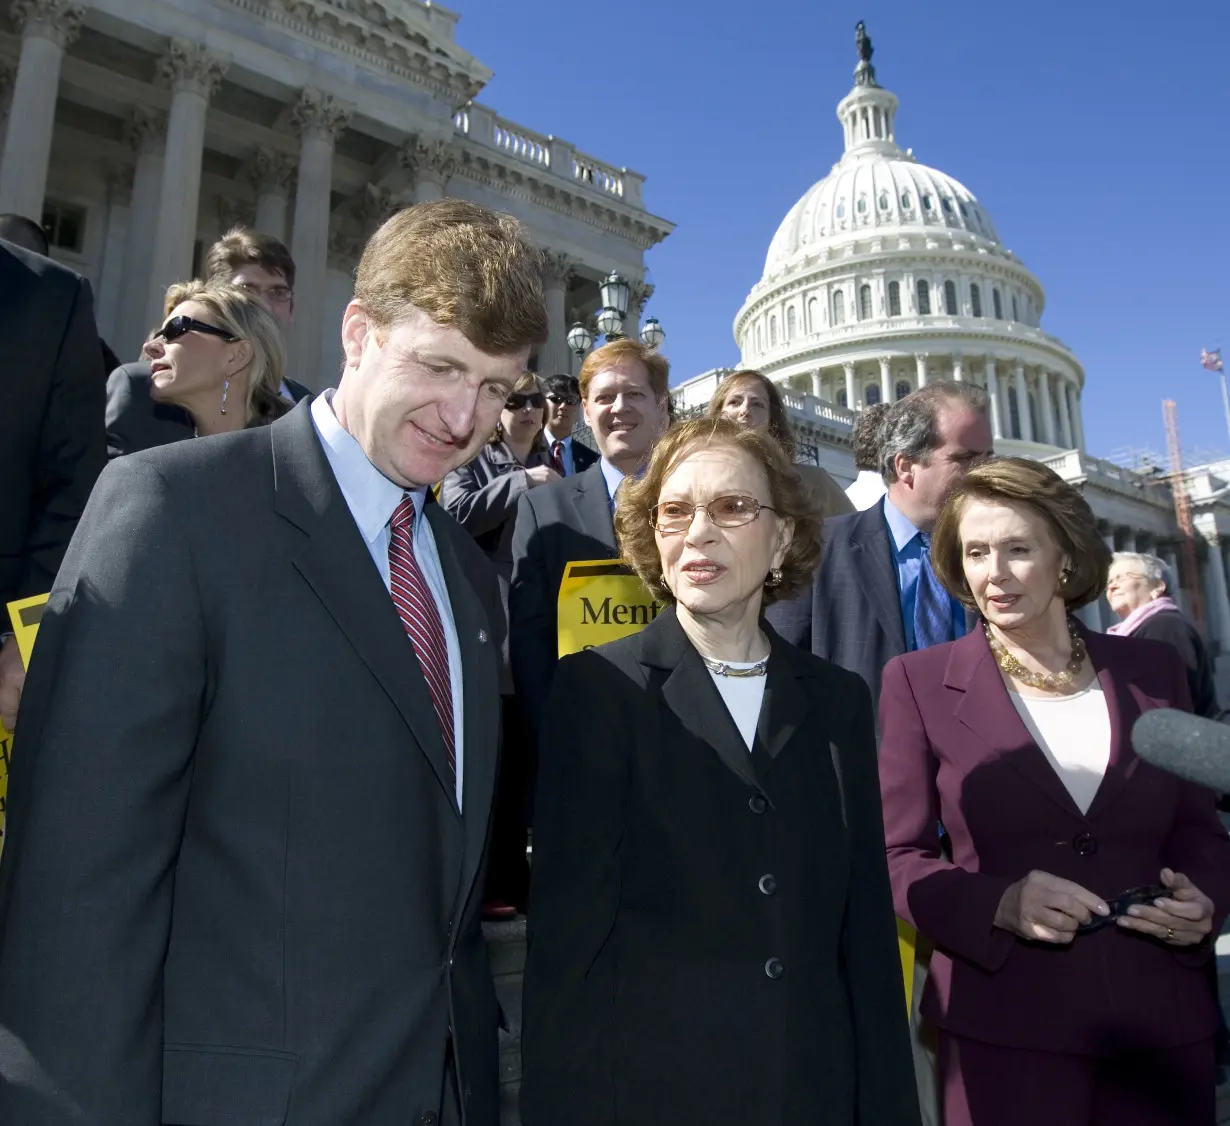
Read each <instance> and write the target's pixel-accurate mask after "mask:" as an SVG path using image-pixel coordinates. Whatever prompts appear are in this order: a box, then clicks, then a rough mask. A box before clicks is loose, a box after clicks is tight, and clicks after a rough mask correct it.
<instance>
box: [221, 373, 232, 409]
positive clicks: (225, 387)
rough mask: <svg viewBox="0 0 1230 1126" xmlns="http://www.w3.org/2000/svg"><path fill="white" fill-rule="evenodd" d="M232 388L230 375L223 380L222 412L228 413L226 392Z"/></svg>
mask: <svg viewBox="0 0 1230 1126" xmlns="http://www.w3.org/2000/svg"><path fill="white" fill-rule="evenodd" d="M230 389H231V377H230V376H229V375H228V376H227V377H226V379H224V380H223V381H222V413H223V414H226V393H227V392H228V391H229V390H230Z"/></svg>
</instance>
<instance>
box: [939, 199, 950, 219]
mask: <svg viewBox="0 0 1230 1126" xmlns="http://www.w3.org/2000/svg"><path fill="white" fill-rule="evenodd" d="M941 203H942V205H943V208H944V211H945V212H946V213H947V214H949V215H951V214H952V200H950V199H949V198H948V197H947V196H945V197H944V198H943V200H942V201H941Z"/></svg>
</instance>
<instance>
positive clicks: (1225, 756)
mask: <svg viewBox="0 0 1230 1126" xmlns="http://www.w3.org/2000/svg"><path fill="white" fill-rule="evenodd" d="M1132 749H1133V750H1134V751H1135V752H1136V753H1137V754H1138V755H1140V757H1141V758H1142V759H1144V760H1145V762H1147V763H1151V764H1152V765H1153V766H1156V767H1157V768H1158V769H1159V770H1165V771H1166V772H1167V773H1169V774H1174V775H1177V776H1178V777H1179V778H1182V779H1184V780H1185V781H1187V782H1195V783H1196V785H1197V786H1206V787H1208V789H1210V790H1215V791H1216V792H1217V793H1219V794H1227V793H1230V727H1226V726H1225V725H1223V724H1220V723H1215V722H1214V721H1213V720H1211V719H1201V718H1200V717H1199V716H1194V715H1188V713H1187V712H1178V711H1175V710H1174V709H1173V708H1155V709H1153V710H1151V711H1147V712H1145V714H1144V715H1142V716H1141V717H1140V718H1139V719H1138V720H1137V721H1136V723H1135V724H1134V725H1133V726H1132Z"/></svg>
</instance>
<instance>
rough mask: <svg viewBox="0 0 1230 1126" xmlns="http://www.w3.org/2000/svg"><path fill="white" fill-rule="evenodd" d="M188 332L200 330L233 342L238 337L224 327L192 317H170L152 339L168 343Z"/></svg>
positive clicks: (207, 334)
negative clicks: (208, 323)
mask: <svg viewBox="0 0 1230 1126" xmlns="http://www.w3.org/2000/svg"><path fill="white" fill-rule="evenodd" d="M190 332H200V333H204V335H206V336H219V337H221V338H222V339H223V340H225V341H227V342H228V343H233V342H234V341H235V340H237V339H238V337H236V336H233V335H232V334H231V333H229V332H227V331H226V329H224V328H218V327H216V326H215V325H207V324H206V323H205V322H204V321H198V320H196V319H195V318H193V317H172V318H171V319H170V320H169V321H167V323H166V324H164V325H163V326H162V328H160V329H159V330H158V331H157V332H155V333H154V335H153V339H154V340H158V339H162V340H165V341H166V342H167V343H168V344H170V343H171V341H172V340H178V339H179V338H180V337H181V336H185V335H187V334H188V333H190Z"/></svg>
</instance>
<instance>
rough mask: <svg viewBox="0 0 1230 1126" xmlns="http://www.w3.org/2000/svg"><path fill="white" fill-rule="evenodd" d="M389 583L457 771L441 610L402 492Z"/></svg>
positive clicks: (407, 500) (393, 528)
mask: <svg viewBox="0 0 1230 1126" xmlns="http://www.w3.org/2000/svg"><path fill="white" fill-rule="evenodd" d="M390 531H391V533H392V534H391V535H390V536H389V587H390V590H391V592H392V595H393V604H394V605H395V606H396V607H397V613H398V615H399V616H400V617H401V624H402V625H403V626H405V628H406V633H407V634H408V635H409V636H410V644H411V645H413V646H414V654H415V656H416V657H418V660H419V667H420V668H421V669H422V670H423V677H424V679H425V680H426V681H427V690H428V691H429V692H430V693H431V702H432V704H433V705H434V707H435V709H436V719H437V720H438V721H439V723H440V734H441V735H442V736H443V737H444V747H445V750H447V751H448V764H449V766H450V767H452V770H453V774H454V777H455V776H456V773H457V749H456V745H455V733H454V729H453V690H452V682H451V678H450V677H449V671H448V645H447V644H446V643H445V640H444V624H443V623H442V622H441V620H440V610H439V607H437V606H436V600H435V599H434V598H432V596H431V591H430V589H428V586H427V581H426V580H425V579H424V578H423V572H422V569H421V568H420V567H419V561H418V559H416V558H415V555H414V501H413V500H412V499H411V498H410V497H408V496H404V497H402V500H401V504H399V505H398V506H397V508H396V510H395V511H394V513H393V519H392V520H391V521H390Z"/></svg>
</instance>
